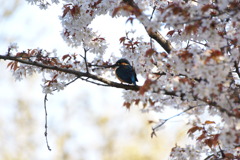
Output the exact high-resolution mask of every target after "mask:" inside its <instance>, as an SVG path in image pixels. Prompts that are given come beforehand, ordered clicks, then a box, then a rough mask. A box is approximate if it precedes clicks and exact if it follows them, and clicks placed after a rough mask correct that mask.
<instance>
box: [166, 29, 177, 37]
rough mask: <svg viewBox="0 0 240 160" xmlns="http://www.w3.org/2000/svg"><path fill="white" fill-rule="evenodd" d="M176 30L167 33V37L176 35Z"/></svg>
mask: <svg viewBox="0 0 240 160" xmlns="http://www.w3.org/2000/svg"><path fill="white" fill-rule="evenodd" d="M174 32H175V30H171V31H169V32H168V33H167V36H172V35H173V34H174Z"/></svg>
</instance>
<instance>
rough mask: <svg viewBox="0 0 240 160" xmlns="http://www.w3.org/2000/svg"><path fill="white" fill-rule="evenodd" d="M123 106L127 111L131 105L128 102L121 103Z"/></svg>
mask: <svg viewBox="0 0 240 160" xmlns="http://www.w3.org/2000/svg"><path fill="white" fill-rule="evenodd" d="M123 106H125V107H126V108H127V109H130V107H131V103H129V102H124V103H123Z"/></svg>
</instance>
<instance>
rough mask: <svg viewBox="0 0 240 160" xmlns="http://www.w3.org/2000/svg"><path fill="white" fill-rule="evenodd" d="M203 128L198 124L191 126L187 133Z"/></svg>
mask: <svg viewBox="0 0 240 160" xmlns="http://www.w3.org/2000/svg"><path fill="white" fill-rule="evenodd" d="M202 129H203V128H202V127H199V126H193V127H192V128H190V129H189V130H188V132H187V133H188V134H191V133H194V132H196V131H201V130H202Z"/></svg>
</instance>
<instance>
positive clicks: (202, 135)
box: [197, 132, 206, 141]
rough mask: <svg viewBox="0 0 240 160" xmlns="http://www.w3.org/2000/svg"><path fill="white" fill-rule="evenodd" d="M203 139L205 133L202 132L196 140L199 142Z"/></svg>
mask: <svg viewBox="0 0 240 160" xmlns="http://www.w3.org/2000/svg"><path fill="white" fill-rule="evenodd" d="M204 138H206V133H205V132H203V133H202V134H201V135H200V136H199V137H198V138H197V140H198V141H201V140H203V139H204Z"/></svg>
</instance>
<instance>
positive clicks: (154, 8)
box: [150, 5, 157, 21]
mask: <svg viewBox="0 0 240 160" xmlns="http://www.w3.org/2000/svg"><path fill="white" fill-rule="evenodd" d="M156 8H157V6H156V5H155V6H154V7H153V11H152V14H151V17H150V21H151V20H152V18H153V14H154V12H155V10H156Z"/></svg>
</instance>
